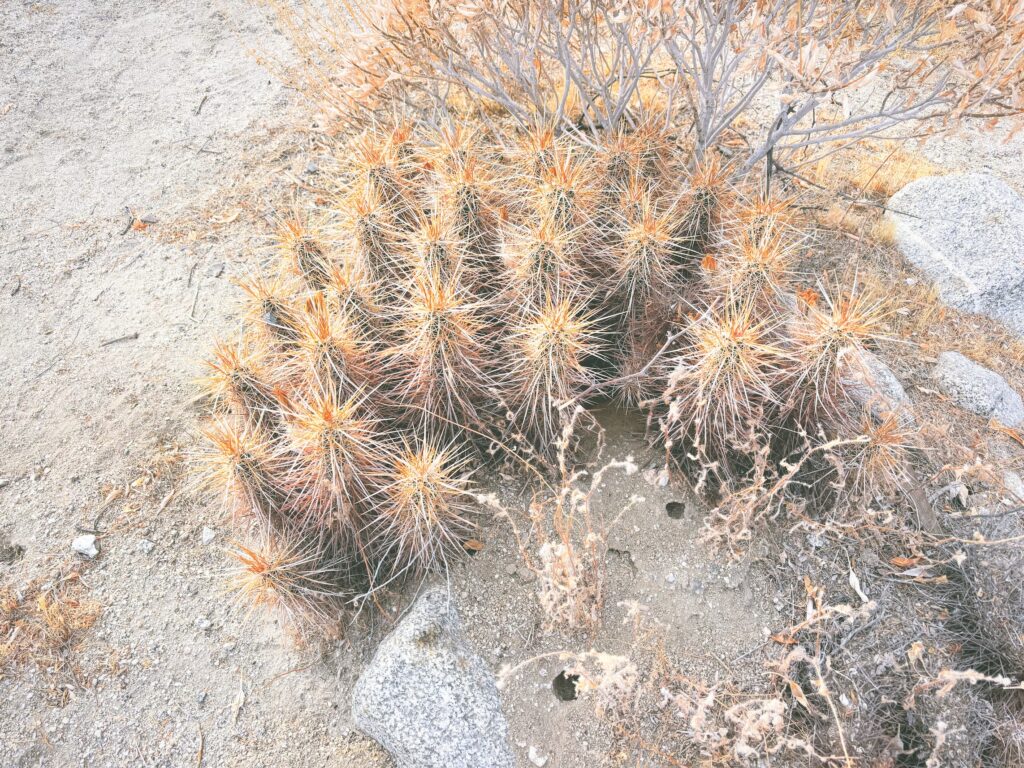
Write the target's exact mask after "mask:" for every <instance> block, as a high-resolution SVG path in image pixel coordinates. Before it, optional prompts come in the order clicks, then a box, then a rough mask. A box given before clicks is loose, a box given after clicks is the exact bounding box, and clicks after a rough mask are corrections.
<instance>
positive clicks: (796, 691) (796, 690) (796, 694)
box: [789, 680, 811, 710]
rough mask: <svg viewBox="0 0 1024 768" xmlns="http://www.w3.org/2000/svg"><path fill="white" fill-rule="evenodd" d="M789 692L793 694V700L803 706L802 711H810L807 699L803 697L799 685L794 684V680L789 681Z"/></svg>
mask: <svg viewBox="0 0 1024 768" xmlns="http://www.w3.org/2000/svg"><path fill="white" fill-rule="evenodd" d="M789 692H790V693H791V694H793V698H794V699H796V700H797V701H798V702H800V704H802V705H803V707H804V709H806V710H810V708H811V705H810V704H809V703H808V702H807V697H806V696H805V695H804V692H803V690H802V689H801V688H800V686H799V685H797V684H796V681H795V680H790V681H789Z"/></svg>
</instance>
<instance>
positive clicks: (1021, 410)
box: [932, 352, 1024, 427]
mask: <svg viewBox="0 0 1024 768" xmlns="http://www.w3.org/2000/svg"><path fill="white" fill-rule="evenodd" d="M932 377H933V378H934V379H935V383H936V384H937V385H938V387H939V390H940V391H942V392H943V394H945V395H947V396H948V397H949V399H950V400H952V401H953V402H954V403H956V404H957V405H958V406H960V407H961V408H963V409H964V410H967V411H970V412H971V413H976V414H978V415H979V416H985V417H988V418H992V419H995V420H996V421H998V422H1000V423H1001V424H1005V425H1006V426H1008V427H1016V426H1019V425H1020V424H1021V423H1022V422H1024V400H1021V397H1020V395H1018V394H1017V393H1016V392H1014V391H1013V390H1012V389H1011V388H1010V385H1009V384H1007V383H1006V379H1004V378H1003V377H1002V376H1000V375H999V374H998V373H996V372H995V371H990V370H989V369H988V368H985V367H983V366H980V365H978V364H977V363H975V362H973V361H971V360H968V359H967V358H966V357H964V356H963V355H961V354H960V353H959V352H943V353H942V354H941V355H939V361H938V364H937V365H936V366H935V370H934V371H933V372H932Z"/></svg>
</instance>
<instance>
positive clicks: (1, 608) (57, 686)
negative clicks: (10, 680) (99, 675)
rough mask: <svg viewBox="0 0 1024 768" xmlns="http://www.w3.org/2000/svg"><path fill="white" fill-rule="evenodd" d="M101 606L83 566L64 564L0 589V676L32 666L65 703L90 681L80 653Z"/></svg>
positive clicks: (50, 692) (55, 697)
mask: <svg viewBox="0 0 1024 768" xmlns="http://www.w3.org/2000/svg"><path fill="white" fill-rule="evenodd" d="M101 610H102V607H101V605H100V604H99V603H98V602H96V601H95V600H92V599H91V598H90V597H89V595H88V587H87V586H86V585H85V583H84V582H83V581H82V579H81V569H80V567H79V566H74V565H72V566H65V567H62V568H61V569H60V570H58V571H57V572H56V573H54V574H53V575H52V576H51V577H49V578H47V579H37V580H35V581H32V582H30V583H29V584H27V585H25V586H23V587H20V588H15V587H13V586H10V585H8V586H3V587H0V677H2V676H5V675H6V674H10V673H13V672H16V671H17V670H18V669H19V668H22V667H25V666H27V665H31V666H34V667H36V668H37V669H38V670H39V671H40V672H41V673H42V675H43V679H44V680H45V682H46V685H47V694H48V697H49V698H50V699H51V701H53V702H54V703H55V704H56V705H58V706H64V705H65V704H67V703H68V702H69V701H70V699H71V695H72V691H73V690H74V689H75V688H85V687H87V685H88V683H87V676H86V675H84V674H83V673H82V671H81V670H80V669H79V667H78V661H77V657H78V654H79V652H80V651H81V650H82V648H83V646H84V644H85V642H86V639H87V636H88V631H89V629H90V628H91V627H92V626H93V624H95V623H96V621H97V619H98V618H99V616H100V612H101Z"/></svg>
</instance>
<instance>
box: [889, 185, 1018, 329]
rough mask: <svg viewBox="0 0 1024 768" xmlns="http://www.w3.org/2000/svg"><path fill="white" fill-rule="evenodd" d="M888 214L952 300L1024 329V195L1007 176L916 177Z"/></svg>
mask: <svg viewBox="0 0 1024 768" xmlns="http://www.w3.org/2000/svg"><path fill="white" fill-rule="evenodd" d="M889 208H890V209H891V211H890V213H889V214H887V215H888V216H889V217H890V218H891V220H892V222H893V225H894V236H895V239H896V244H897V245H898V246H899V249H900V251H902V253H903V255H904V256H905V257H906V258H907V259H908V260H909V261H910V262H911V263H912V264H914V265H915V266H917V267H918V268H920V269H921V270H923V271H924V272H925V273H926V274H927V275H928V276H929V277H930V278H931V279H932V280H933V281H934V282H935V284H936V286H937V287H938V290H939V296H940V298H941V299H942V301H944V302H945V303H946V304H948V305H949V306H951V307H956V308H957V309H960V310H964V311H966V312H975V313H978V314H983V315H988V316H989V317H992V318H995V319H996V320H1000V321H1001V322H1003V323H1005V324H1006V325H1007V326H1009V327H1010V328H1012V329H1014V330H1015V331H1018V332H1024V200H1022V199H1021V198H1020V197H1019V196H1018V195H1017V193H1016V192H1014V191H1013V190H1012V189H1010V187H1008V186H1007V185H1006V184H1004V183H1003V182H1002V181H1000V180H999V179H996V178H993V177H991V176H988V175H986V174H981V173H971V174H964V175H951V176H930V177H927V178H923V179H918V180H917V181H914V182H911V183H910V184H908V185H907V186H906V187H904V188H903V189H901V190H900V191H899V192H897V193H896V194H895V195H893V196H892V199H891V200H890V201H889Z"/></svg>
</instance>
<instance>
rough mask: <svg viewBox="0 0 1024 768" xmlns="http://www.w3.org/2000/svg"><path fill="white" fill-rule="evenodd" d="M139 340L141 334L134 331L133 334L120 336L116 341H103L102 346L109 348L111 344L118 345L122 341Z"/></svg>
mask: <svg viewBox="0 0 1024 768" xmlns="http://www.w3.org/2000/svg"><path fill="white" fill-rule="evenodd" d="M137 338H139V332H138V331H133V332H132V333H126V334H125V335H124V336H118V337H117V338H116V339H107V340H106V341H101V342H100V346H101V347H109V346H110V345H111V344H117V343H119V342H122V341H135V340H136V339H137Z"/></svg>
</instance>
